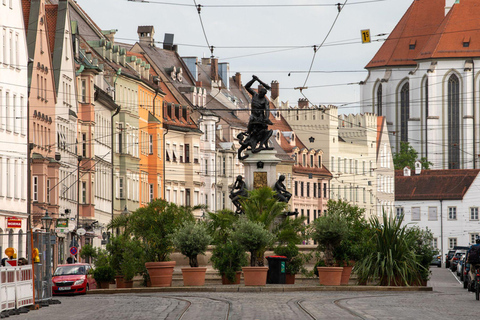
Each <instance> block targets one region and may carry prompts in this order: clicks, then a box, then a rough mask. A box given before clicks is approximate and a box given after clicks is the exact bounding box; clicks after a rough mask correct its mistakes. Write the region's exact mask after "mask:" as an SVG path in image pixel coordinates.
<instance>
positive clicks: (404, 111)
mask: <svg viewBox="0 0 480 320" xmlns="http://www.w3.org/2000/svg"><path fill="white" fill-rule="evenodd" d="M408 119H410V90H409V84H408V82H407V83H405V84H404V85H403V86H402V89H401V90H400V140H401V141H406V142H408Z"/></svg>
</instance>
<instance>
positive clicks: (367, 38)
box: [361, 29, 371, 43]
mask: <svg viewBox="0 0 480 320" xmlns="http://www.w3.org/2000/svg"><path fill="white" fill-rule="evenodd" d="M361 33H362V43H370V42H371V40H370V29H365V30H362V31H361Z"/></svg>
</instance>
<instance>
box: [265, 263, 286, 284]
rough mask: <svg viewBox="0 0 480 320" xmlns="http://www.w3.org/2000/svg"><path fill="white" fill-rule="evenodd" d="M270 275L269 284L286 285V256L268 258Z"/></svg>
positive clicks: (268, 275) (268, 276)
mask: <svg viewBox="0 0 480 320" xmlns="http://www.w3.org/2000/svg"><path fill="white" fill-rule="evenodd" d="M267 261H268V274H267V283H279V284H285V267H286V263H287V257H284V256H268V257H267Z"/></svg>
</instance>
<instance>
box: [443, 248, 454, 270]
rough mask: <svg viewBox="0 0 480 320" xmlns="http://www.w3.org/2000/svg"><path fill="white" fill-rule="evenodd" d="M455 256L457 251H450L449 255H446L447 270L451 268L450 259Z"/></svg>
mask: <svg viewBox="0 0 480 320" xmlns="http://www.w3.org/2000/svg"><path fill="white" fill-rule="evenodd" d="M454 255H455V250H448V253H447V254H445V268H450V259H452V258H453V256H454Z"/></svg>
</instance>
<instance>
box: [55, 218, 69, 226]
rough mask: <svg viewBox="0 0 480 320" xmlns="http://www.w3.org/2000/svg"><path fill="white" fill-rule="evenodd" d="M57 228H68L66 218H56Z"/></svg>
mask: <svg viewBox="0 0 480 320" xmlns="http://www.w3.org/2000/svg"><path fill="white" fill-rule="evenodd" d="M57 228H68V219H57Z"/></svg>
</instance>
